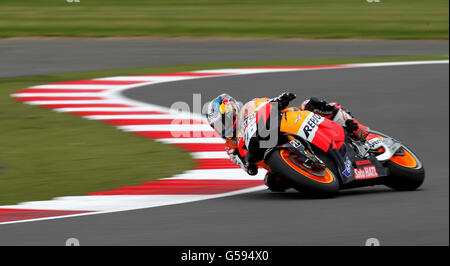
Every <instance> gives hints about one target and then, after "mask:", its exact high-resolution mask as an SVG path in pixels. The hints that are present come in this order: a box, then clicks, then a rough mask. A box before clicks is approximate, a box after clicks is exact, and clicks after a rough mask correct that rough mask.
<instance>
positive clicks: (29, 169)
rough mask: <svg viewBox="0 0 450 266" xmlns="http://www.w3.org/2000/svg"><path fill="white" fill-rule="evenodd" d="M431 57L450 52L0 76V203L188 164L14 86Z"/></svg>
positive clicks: (108, 185)
mask: <svg viewBox="0 0 450 266" xmlns="http://www.w3.org/2000/svg"><path fill="white" fill-rule="evenodd" d="M432 59H448V56H421V57H388V58H355V59H319V60H283V61H252V62H227V63H197V64H186V65H174V66H165V67H147V68H131V69H119V70H102V71H90V72H83V73H68V74H55V75H43V76H34V77H19V78H4V79H0V125H1V127H0V128H1V130H0V159H1V161H2V163H3V164H4V165H5V167H6V169H5V171H4V172H3V173H0V205H5V204H14V203H18V202H21V201H31V200H46V199H51V198H53V197H56V196H67V195H83V194H86V193H88V192H92V191H100V190H107V189H113V188H116V187H119V186H126V185H135V184H139V183H142V182H146V181H151V180H155V179H157V178H160V177H168V176H172V175H174V174H177V173H180V172H182V171H183V170H186V169H190V168H192V167H193V162H192V160H191V158H190V156H189V155H188V154H187V153H185V152H183V151H181V150H179V149H178V148H176V147H174V146H170V145H164V144H161V143H157V142H154V141H152V140H149V139H145V138H141V137H138V136H135V135H133V134H129V133H125V132H121V131H118V130H116V129H114V128H113V127H111V126H108V125H106V124H103V123H102V122H99V121H88V120H85V119H82V118H80V117H77V116H73V115H70V114H63V113H56V112H52V111H49V110H46V109H41V108H39V107H33V106H29V105H25V104H22V103H19V102H16V101H15V100H13V99H12V98H11V97H10V94H11V93H13V92H14V91H17V90H20V89H23V88H26V87H29V86H32V85H39V84H46V83H52V82H59V81H68V80H77V79H89V78H98V77H106V76H114V75H138V74H157V73H167V72H177V71H191V70H199V69H215V68H227V67H257V66H294V65H296V66H298V65H302V66H307V65H321V64H339V63H361V62H386V61H411V60H432ZM255 96H257V95H255ZM156 104H157V103H156Z"/></svg>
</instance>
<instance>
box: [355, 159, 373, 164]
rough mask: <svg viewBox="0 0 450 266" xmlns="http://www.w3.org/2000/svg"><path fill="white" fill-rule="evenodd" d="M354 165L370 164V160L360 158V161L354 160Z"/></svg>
mask: <svg viewBox="0 0 450 266" xmlns="http://www.w3.org/2000/svg"><path fill="white" fill-rule="evenodd" d="M355 163H356V165H365V164H371V163H372V162H371V161H370V160H362V161H356V162H355Z"/></svg>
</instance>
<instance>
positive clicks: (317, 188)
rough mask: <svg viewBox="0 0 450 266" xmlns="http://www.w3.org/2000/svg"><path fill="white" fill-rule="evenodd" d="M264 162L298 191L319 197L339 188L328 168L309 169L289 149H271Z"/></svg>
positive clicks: (329, 195) (335, 191) (329, 194)
mask: <svg viewBox="0 0 450 266" xmlns="http://www.w3.org/2000/svg"><path fill="white" fill-rule="evenodd" d="M266 163H267V165H269V167H270V170H271V172H272V173H274V174H275V175H277V176H280V177H282V178H283V179H285V180H286V181H287V182H289V183H290V184H291V185H292V186H293V187H294V188H295V189H296V190H298V191H299V192H302V193H305V194H308V195H312V196H319V197H332V196H334V195H335V194H336V193H337V192H338V190H339V182H338V180H337V178H336V177H335V176H334V174H333V172H332V171H331V170H330V169H328V168H325V169H322V170H315V171H313V170H311V169H308V168H307V167H305V166H304V165H303V163H302V162H301V161H300V159H299V158H298V156H297V155H295V153H293V152H292V151H290V150H287V149H280V150H275V151H273V152H272V153H271V154H270V155H269V156H268V158H266Z"/></svg>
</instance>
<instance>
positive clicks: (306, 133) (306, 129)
mask: <svg viewBox="0 0 450 266" xmlns="http://www.w3.org/2000/svg"><path fill="white" fill-rule="evenodd" d="M323 120H324V118H323V117H322V116H320V115H318V114H315V113H311V114H309V115H308V117H307V118H306V119H305V121H304V122H303V124H302V126H301V127H300V130H299V132H298V134H299V135H300V136H301V137H302V138H304V139H306V140H307V141H312V140H313V139H314V136H315V135H316V131H317V129H318V128H319V125H320V123H322V121H323Z"/></svg>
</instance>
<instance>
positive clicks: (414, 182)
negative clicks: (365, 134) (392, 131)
mask: <svg viewBox="0 0 450 266" xmlns="http://www.w3.org/2000/svg"><path fill="white" fill-rule="evenodd" d="M369 136H370V137H382V138H385V137H389V136H387V135H386V134H383V133H381V132H376V131H373V132H371V134H370V135H369ZM385 166H386V167H387V168H389V171H390V175H389V176H388V177H385V181H384V184H385V185H386V186H388V187H390V188H392V189H395V190H399V191H409V190H416V189H417V188H419V187H420V186H421V185H422V184H423V182H424V180H425V169H424V168H423V164H422V162H421V161H420V159H419V157H417V155H415V154H414V153H413V152H412V151H411V150H410V149H408V148H407V147H406V146H402V149H401V152H400V153H399V154H398V155H395V156H392V157H391V159H389V161H387V162H386V163H385Z"/></svg>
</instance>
